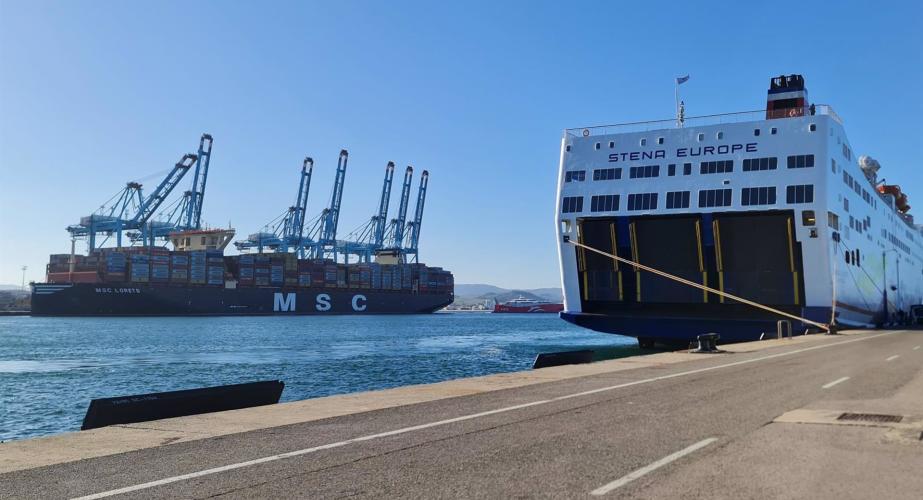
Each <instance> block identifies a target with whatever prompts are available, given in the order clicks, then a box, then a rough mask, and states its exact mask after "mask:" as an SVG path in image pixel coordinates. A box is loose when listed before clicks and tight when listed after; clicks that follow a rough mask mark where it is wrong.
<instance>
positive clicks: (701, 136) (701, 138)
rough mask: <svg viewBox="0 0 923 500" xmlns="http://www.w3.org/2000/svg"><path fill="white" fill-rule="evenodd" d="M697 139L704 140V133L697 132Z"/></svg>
mask: <svg viewBox="0 0 923 500" xmlns="http://www.w3.org/2000/svg"><path fill="white" fill-rule="evenodd" d="M697 139H698V140H699V142H702V141H704V140H705V134H699V135H698V137H697Z"/></svg>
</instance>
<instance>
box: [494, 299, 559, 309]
mask: <svg viewBox="0 0 923 500" xmlns="http://www.w3.org/2000/svg"><path fill="white" fill-rule="evenodd" d="M563 310H564V304H560V303H557V304H556V303H554V302H547V301H540V300H535V299H527V298H525V297H519V298H515V299H513V300H508V301H506V302H497V303H496V304H494V311H493V312H495V313H559V312H561V311H563Z"/></svg>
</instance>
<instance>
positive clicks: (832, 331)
mask: <svg viewBox="0 0 923 500" xmlns="http://www.w3.org/2000/svg"><path fill="white" fill-rule="evenodd" d="M836 330H837V326H836V324H834V323H830V324H829V325H827V333H825V334H824V335H836V334H837V332H836Z"/></svg>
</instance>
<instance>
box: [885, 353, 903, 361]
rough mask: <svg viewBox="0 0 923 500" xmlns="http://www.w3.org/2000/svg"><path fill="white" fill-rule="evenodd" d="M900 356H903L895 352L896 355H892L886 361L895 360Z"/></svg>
mask: <svg viewBox="0 0 923 500" xmlns="http://www.w3.org/2000/svg"><path fill="white" fill-rule="evenodd" d="M899 357H901V355H900V354H895V355H894V356H891V357H890V358H888V359H886V360H885V361H894V360H895V359H897V358H899Z"/></svg>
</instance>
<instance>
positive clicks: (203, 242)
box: [202, 236, 205, 245]
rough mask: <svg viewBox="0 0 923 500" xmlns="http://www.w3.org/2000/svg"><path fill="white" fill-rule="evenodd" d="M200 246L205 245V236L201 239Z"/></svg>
mask: <svg viewBox="0 0 923 500" xmlns="http://www.w3.org/2000/svg"><path fill="white" fill-rule="evenodd" d="M202 244H203V245H204V244H205V236H203V237H202Z"/></svg>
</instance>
